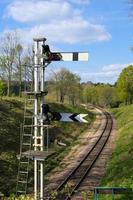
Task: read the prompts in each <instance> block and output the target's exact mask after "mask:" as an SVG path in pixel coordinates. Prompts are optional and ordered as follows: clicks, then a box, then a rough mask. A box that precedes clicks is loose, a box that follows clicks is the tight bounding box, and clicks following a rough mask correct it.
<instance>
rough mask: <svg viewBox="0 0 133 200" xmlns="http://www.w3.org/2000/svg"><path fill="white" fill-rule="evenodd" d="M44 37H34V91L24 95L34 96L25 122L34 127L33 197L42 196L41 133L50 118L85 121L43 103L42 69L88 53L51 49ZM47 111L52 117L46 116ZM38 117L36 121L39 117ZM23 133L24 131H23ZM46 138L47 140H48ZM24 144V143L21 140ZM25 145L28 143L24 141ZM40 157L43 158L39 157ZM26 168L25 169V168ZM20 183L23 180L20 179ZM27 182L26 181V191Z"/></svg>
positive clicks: (42, 135)
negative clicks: (51, 109)
mask: <svg viewBox="0 0 133 200" xmlns="http://www.w3.org/2000/svg"><path fill="white" fill-rule="evenodd" d="M45 41H46V38H34V66H33V70H34V91H30V92H28V93H27V95H30V96H31V95H33V96H34V99H33V100H34V115H33V120H32V121H33V125H26V126H27V128H28V127H32V130H33V140H34V151H33V153H32V155H33V158H34V200H39V199H44V182H43V181H44V163H43V161H44V160H45V158H46V157H47V154H48V148H47V152H46V151H45V150H44V132H45V129H47V135H48V127H49V123H50V120H51V121H53V120H57V121H64V122H67V121H68V122H84V123H87V120H85V119H84V117H86V116H87V114H80V113H59V112H50V110H49V106H48V105H47V104H45V95H47V93H46V91H45V86H44V83H45V79H44V78H45V68H46V67H47V66H48V64H49V63H50V62H52V61H88V59H89V56H88V53H85V52H51V50H50V48H49V46H48V45H46V44H45ZM49 114H50V116H51V118H50V117H49ZM38 118H39V120H38ZM25 135H26V134H25ZM26 136H31V137H32V134H27V135H26ZM47 141H48V140H47ZM24 144H25V143H24ZM26 145H27V143H26ZM38 152H40V154H39V156H41V155H44V156H42V158H40V157H39V158H38V156H37V155H38ZM27 169H28V168H27ZM19 182H21V183H23V182H22V180H20V181H19ZM26 187H27V183H25V191H18V192H19V193H20V192H23V193H24V192H25V194H26Z"/></svg>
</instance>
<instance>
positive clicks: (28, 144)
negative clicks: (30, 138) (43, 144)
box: [23, 143, 31, 146]
mask: <svg viewBox="0 0 133 200" xmlns="http://www.w3.org/2000/svg"><path fill="white" fill-rule="evenodd" d="M23 145H25V146H30V145H31V143H23Z"/></svg>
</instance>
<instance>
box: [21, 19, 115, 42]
mask: <svg viewBox="0 0 133 200" xmlns="http://www.w3.org/2000/svg"><path fill="white" fill-rule="evenodd" d="M68 27H69V28H68ZM19 32H20V34H21V35H22V36H23V38H24V39H26V40H31V38H33V37H38V36H45V37H46V38H48V39H49V40H50V41H51V42H54V43H56V42H58V43H71V44H72V43H79V42H80V43H81V42H82V43H86V42H87V43H90V42H96V41H105V40H110V38H111V35H110V34H109V33H108V32H106V30H105V28H104V26H101V25H97V24H95V25H94V24H91V23H89V22H87V21H86V20H84V19H82V18H73V19H71V20H62V21H59V22H58V24H57V23H56V21H52V22H51V23H50V24H40V25H35V26H34V27H32V28H31V29H27V30H26V29H19Z"/></svg>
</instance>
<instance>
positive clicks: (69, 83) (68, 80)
mask: <svg viewBox="0 0 133 200" xmlns="http://www.w3.org/2000/svg"><path fill="white" fill-rule="evenodd" d="M50 83H52V87H54V88H55V91H56V99H58V96H59V101H60V102H61V103H64V100H65V97H67V98H68V100H69V102H71V103H72V104H75V101H76V99H79V96H80V89H81V88H80V77H79V76H77V75H76V74H73V73H72V72H70V71H69V70H67V69H65V68H62V69H61V70H60V71H58V72H53V73H52V75H51V78H50Z"/></svg>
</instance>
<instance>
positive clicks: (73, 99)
mask: <svg viewBox="0 0 133 200" xmlns="http://www.w3.org/2000/svg"><path fill="white" fill-rule="evenodd" d="M0 41H1V43H0V95H1V96H2V95H7V96H10V95H16V96H17V95H19V96H21V93H22V91H23V90H28V89H29V87H31V86H32V85H33V67H32V66H33V52H32V47H29V48H27V51H25V50H24V48H25V47H23V45H22V44H21V43H20V38H19V37H18V35H17V33H16V32H8V33H5V35H4V36H3V37H1V39H0ZM80 81H81V79H80V76H79V75H77V74H74V73H72V72H71V71H69V70H68V69H65V68H61V69H60V70H59V71H51V76H50V77H49V80H47V82H46V86H47V88H48V92H49V95H48V98H49V99H50V100H52V101H57V102H60V103H64V102H67V103H70V104H73V105H76V104H79V103H83V102H84V103H91V104H95V105H100V106H106V107H108V106H110V107H117V106H119V104H121V103H124V104H132V103H133V66H132V65H130V66H128V67H126V68H125V69H123V70H122V72H121V74H120V75H119V77H118V80H117V81H116V83H115V84H114V85H111V84H104V83H97V84H94V83H91V82H89V81H88V82H87V83H80Z"/></svg>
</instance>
